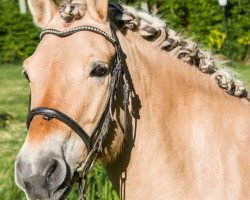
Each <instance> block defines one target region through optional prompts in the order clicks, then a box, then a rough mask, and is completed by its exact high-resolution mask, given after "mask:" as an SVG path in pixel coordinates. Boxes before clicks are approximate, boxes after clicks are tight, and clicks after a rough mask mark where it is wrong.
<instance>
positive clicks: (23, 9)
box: [18, 0, 27, 13]
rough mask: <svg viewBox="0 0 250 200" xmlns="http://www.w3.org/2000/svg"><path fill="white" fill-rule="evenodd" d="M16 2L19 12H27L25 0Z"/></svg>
mask: <svg viewBox="0 0 250 200" xmlns="http://www.w3.org/2000/svg"><path fill="white" fill-rule="evenodd" d="M18 4H19V10H20V13H26V12H27V4H26V0H18Z"/></svg>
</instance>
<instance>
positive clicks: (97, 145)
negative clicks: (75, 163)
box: [27, 26, 130, 200]
mask: <svg viewBox="0 0 250 200" xmlns="http://www.w3.org/2000/svg"><path fill="white" fill-rule="evenodd" d="M80 31H90V32H94V33H97V34H99V35H102V36H103V37H104V38H106V39H107V40H108V41H109V42H110V43H111V44H112V45H113V46H114V48H115V51H116V56H115V60H114V63H113V68H112V70H111V83H110V87H109V97H108V100H107V103H106V105H105V107H104V109H103V112H102V114H101V117H100V119H99V121H98V123H97V124H96V126H95V128H94V130H93V131H92V133H91V134H90V135H89V134H87V133H86V132H85V131H84V129H82V128H81V126H80V125H79V124H78V123H77V122H76V121H74V120H73V119H72V118H70V117H69V116H67V115H66V114H64V113H62V112H60V111H59V110H57V109H55V108H47V107H37V108H33V109H32V110H30V111H29V113H28V116H27V129H29V127H30V124H31V122H32V119H33V118H34V117H35V116H37V115H41V116H42V117H43V119H44V120H47V121H50V120H51V119H57V120H59V121H61V122H62V123H64V124H66V125H67V126H69V127H70V128H71V129H72V130H73V131H74V132H75V133H77V134H78V135H79V136H80V138H81V139H82V141H83V142H84V143H85V145H86V148H87V157H86V159H85V161H84V162H83V164H82V165H81V166H80V167H79V168H78V169H77V172H78V173H79V175H80V177H81V180H80V197H79V199H80V200H85V199H86V185H87V175H88V174H89V172H90V170H91V169H92V167H93V165H94V163H95V160H96V158H97V155H98V153H99V152H100V151H101V149H102V143H103V140H104V139H105V137H106V135H107V132H108V128H109V124H110V122H111V121H112V105H113V100H114V98H115V96H116V93H117V88H118V84H119V80H120V79H121V76H123V84H124V85H123V92H124V101H123V103H124V107H125V109H124V110H125V111H127V107H128V104H129V93H130V90H129V85H128V81H127V78H126V74H125V73H124V70H123V64H122V61H123V60H122V50H121V47H120V44H119V41H118V39H117V37H116V34H115V32H114V30H113V29H112V28H111V32H112V36H110V35H109V34H107V33H106V32H104V31H102V30H101V29H99V28H96V27H93V26H79V27H75V28H72V29H69V30H66V31H58V30H55V29H45V30H43V32H42V33H41V35H40V38H41V39H42V38H43V37H44V36H45V35H47V34H53V35H55V36H58V37H67V36H69V35H72V34H74V33H76V32H80ZM125 116H126V113H125ZM125 118H126V117H125ZM125 123H126V120H125V121H124V126H126V124H125Z"/></svg>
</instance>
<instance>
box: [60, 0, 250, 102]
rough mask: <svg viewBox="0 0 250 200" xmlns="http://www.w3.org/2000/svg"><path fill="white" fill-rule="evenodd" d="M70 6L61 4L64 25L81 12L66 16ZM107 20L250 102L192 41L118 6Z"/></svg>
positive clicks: (152, 18) (230, 75)
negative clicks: (133, 33) (135, 34)
mask: <svg viewBox="0 0 250 200" xmlns="http://www.w3.org/2000/svg"><path fill="white" fill-rule="evenodd" d="M73 1H77V0H73ZM78 1H79V0H78ZM80 1H81V0H80ZM66 5H67V6H66ZM70 5H71V6H72V0H64V1H63V3H62V4H61V9H60V13H61V16H62V18H63V19H65V21H71V19H77V18H79V16H80V14H81V13H80V11H81V10H84V9H78V10H79V12H74V13H67V11H66V10H67V9H66V7H68V6H70ZM74 5H76V4H74ZM80 5H81V6H83V5H82V4H80ZM75 7H76V9H71V11H72V10H74V11H77V7H79V4H78V6H75ZM68 10H70V9H68ZM65 16H66V17H65ZM74 16H75V17H74ZM109 17H110V20H111V21H112V22H114V23H115V24H116V25H117V26H118V27H119V28H120V29H121V30H124V29H129V30H131V31H134V32H137V33H138V34H140V35H141V37H143V38H144V39H145V40H147V41H149V42H151V43H152V45H154V46H157V47H159V48H161V49H162V50H163V51H165V52H167V53H168V54H170V55H172V56H174V57H176V58H178V59H180V60H182V61H183V62H185V63H188V64H190V65H191V66H194V67H196V68H198V69H199V70H200V71H201V72H202V73H205V74H207V75H209V76H210V79H211V80H212V81H215V82H216V83H217V84H218V86H219V87H220V88H222V89H223V90H224V91H225V92H227V93H228V94H230V95H232V96H235V97H238V98H244V99H247V100H250V93H248V92H247V90H246V86H245V84H244V83H243V82H242V81H240V80H239V79H237V78H236V77H235V75H234V74H233V73H232V72H230V71H229V70H227V69H226V68H225V67H222V65H223V63H222V62H221V61H219V60H218V59H215V57H214V56H213V55H212V54H211V53H210V52H208V51H205V50H202V49H200V48H199V46H198V44H197V43H195V42H194V41H191V40H190V39H186V38H184V37H182V36H181V35H180V34H178V33H176V32H175V31H174V30H172V29H171V28H170V27H168V26H167V24H166V23H165V22H164V21H163V20H161V19H159V18H158V17H156V16H153V15H150V14H148V13H146V12H141V11H137V10H136V9H134V8H132V7H130V6H126V5H123V4H118V3H110V4H109ZM68 19H70V20H68Z"/></svg>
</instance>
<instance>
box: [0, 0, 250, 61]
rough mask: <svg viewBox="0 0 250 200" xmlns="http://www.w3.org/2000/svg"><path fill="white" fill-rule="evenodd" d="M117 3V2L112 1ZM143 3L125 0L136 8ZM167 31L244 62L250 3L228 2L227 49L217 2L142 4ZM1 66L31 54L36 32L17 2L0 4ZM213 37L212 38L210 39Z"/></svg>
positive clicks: (179, 0) (153, 0)
mask: <svg viewBox="0 0 250 200" xmlns="http://www.w3.org/2000/svg"><path fill="white" fill-rule="evenodd" d="M114 1H117V0H114ZM142 1H143V0H124V2H125V3H128V4H133V5H134V6H135V7H137V8H139V6H140V3H141V2H142ZM144 1H145V2H148V4H149V7H150V8H151V9H152V8H154V9H155V8H157V9H158V14H159V15H160V16H161V17H162V18H163V19H165V20H166V21H167V22H168V24H169V25H170V27H173V28H174V29H176V30H179V31H182V32H185V33H186V35H188V36H192V37H194V38H195V39H196V40H197V41H198V42H199V43H201V44H203V45H204V46H207V47H212V48H213V50H214V51H215V52H217V53H224V54H227V55H228V56H229V57H230V58H232V59H238V60H244V58H246V57H247V56H248V55H247V53H248V50H249V35H250V29H249V27H250V20H249V16H250V4H249V2H248V1H249V0H230V1H228V6H227V7H226V16H227V25H228V26H227V27H228V41H229V43H228V44H229V45H228V48H227V46H226V42H225V41H226V39H223V37H224V36H223V34H225V30H224V26H223V20H222V11H221V8H220V6H219V4H218V2H217V0H213V1H210V0H192V1H191V0H167V1H166V0H144ZM0 13H1V15H0V62H17V61H22V60H24V59H25V58H26V57H28V56H29V55H30V54H32V52H33V51H34V49H35V47H36V45H37V43H38V39H39V38H38V35H39V29H38V28H37V27H35V26H34V25H33V23H32V19H31V16H30V14H29V13H28V14H20V13H19V10H18V4H17V0H8V1H7V0H0ZM213 37H215V38H213Z"/></svg>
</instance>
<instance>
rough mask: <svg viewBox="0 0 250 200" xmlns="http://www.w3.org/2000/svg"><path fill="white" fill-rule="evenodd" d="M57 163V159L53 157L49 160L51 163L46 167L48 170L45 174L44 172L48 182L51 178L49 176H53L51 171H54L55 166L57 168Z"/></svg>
mask: <svg viewBox="0 0 250 200" xmlns="http://www.w3.org/2000/svg"><path fill="white" fill-rule="evenodd" d="M57 164H58V161H57V160H55V159H53V160H52V161H51V165H50V167H49V169H48V171H47V174H46V177H47V181H48V182H50V181H51V180H50V179H51V178H53V176H52V175H53V173H54V172H55V170H56V168H57Z"/></svg>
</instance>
